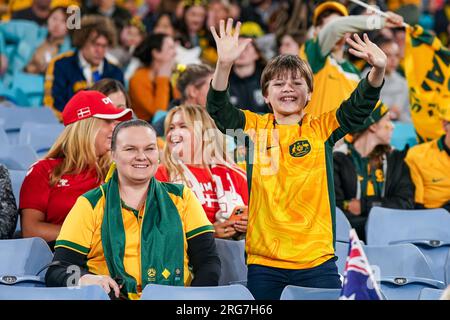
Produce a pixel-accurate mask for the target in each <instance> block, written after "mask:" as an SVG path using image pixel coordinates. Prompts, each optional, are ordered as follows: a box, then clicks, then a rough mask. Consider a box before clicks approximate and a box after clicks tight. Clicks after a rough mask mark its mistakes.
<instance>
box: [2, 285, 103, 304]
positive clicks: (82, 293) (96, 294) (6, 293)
mask: <svg viewBox="0 0 450 320" xmlns="http://www.w3.org/2000/svg"><path fill="white" fill-rule="evenodd" d="M0 300H110V299H109V296H108V294H107V293H106V292H105V291H104V290H103V288H102V287H100V286H97V285H92V286H83V287H71V288H67V287H63V288H39V287H18V286H5V285H0Z"/></svg>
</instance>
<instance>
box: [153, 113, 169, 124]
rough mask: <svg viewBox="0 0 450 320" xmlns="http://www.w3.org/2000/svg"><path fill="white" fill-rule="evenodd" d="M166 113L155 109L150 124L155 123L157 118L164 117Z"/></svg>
mask: <svg viewBox="0 0 450 320" xmlns="http://www.w3.org/2000/svg"><path fill="white" fill-rule="evenodd" d="M166 115H167V111H161V110H159V111H156V113H155V114H154V116H153V119H152V124H155V123H156V122H158V120H159V119H161V118H163V117H165V116H166Z"/></svg>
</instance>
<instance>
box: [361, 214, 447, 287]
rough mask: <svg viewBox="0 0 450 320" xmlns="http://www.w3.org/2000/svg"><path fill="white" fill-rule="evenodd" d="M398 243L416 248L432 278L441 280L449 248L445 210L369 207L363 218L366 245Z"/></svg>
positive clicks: (443, 275)
mask: <svg viewBox="0 0 450 320" xmlns="http://www.w3.org/2000/svg"><path fill="white" fill-rule="evenodd" d="M399 243H412V244H414V245H416V246H417V247H419V249H420V250H421V251H422V253H423V254H424V255H425V257H426V259H427V261H428V264H429V265H430V267H431V271H432V272H433V275H434V278H435V279H437V280H441V281H445V269H444V266H445V261H446V259H447V256H448V251H449V249H450V214H449V213H448V212H447V211H446V210H445V209H425V210H396V209H387V208H381V207H374V208H372V210H371V211H370V214H369V219H368V221H367V244H369V245H389V244H399Z"/></svg>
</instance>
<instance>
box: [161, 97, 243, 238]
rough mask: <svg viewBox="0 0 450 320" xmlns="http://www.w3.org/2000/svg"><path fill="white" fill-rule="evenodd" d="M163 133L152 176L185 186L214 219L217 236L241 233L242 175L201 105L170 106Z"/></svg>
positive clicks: (237, 236)
mask: <svg viewBox="0 0 450 320" xmlns="http://www.w3.org/2000/svg"><path fill="white" fill-rule="evenodd" d="M165 135H166V145H165V147H164V152H163V163H164V164H162V165H160V166H159V168H158V171H157V172H156V175H155V177H156V178H157V179H158V180H160V181H165V182H174V183H182V184H184V185H187V186H188V187H190V188H191V189H192V191H194V193H195V195H196V196H197V198H198V199H199V200H200V203H201V204H202V206H203V209H204V210H205V213H206V215H207V217H208V219H209V221H211V223H213V224H214V228H215V231H216V237H218V238H234V239H237V238H240V237H242V236H243V235H244V234H245V233H246V231H247V214H246V208H247V205H248V187H247V178H246V176H245V173H244V171H242V170H241V169H240V168H238V167H237V166H236V164H235V163H234V162H233V160H232V158H231V156H229V155H228V154H227V153H226V148H225V137H224V135H223V134H222V133H221V132H220V131H219V130H218V129H217V127H216V125H215V124H214V122H213V120H212V119H211V118H210V116H209V115H208V113H207V111H206V110H205V108H204V107H201V106H194V105H182V106H178V107H175V108H173V109H171V110H170V111H169V113H168V114H167V117H166V121H165ZM234 213H241V214H240V215H239V216H235V215H234ZM230 217H231V219H230ZM235 218H237V219H236V220H234V219H235Z"/></svg>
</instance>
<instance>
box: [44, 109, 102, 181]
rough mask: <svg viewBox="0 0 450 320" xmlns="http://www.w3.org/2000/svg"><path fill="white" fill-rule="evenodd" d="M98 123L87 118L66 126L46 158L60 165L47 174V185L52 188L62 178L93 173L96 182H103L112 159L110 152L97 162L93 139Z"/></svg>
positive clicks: (95, 119) (95, 135)
mask: <svg viewBox="0 0 450 320" xmlns="http://www.w3.org/2000/svg"><path fill="white" fill-rule="evenodd" d="M101 121H104V120H101V119H97V118H93V117H92V118H87V119H83V120H80V121H77V122H74V123H71V124H69V125H67V126H66V127H65V128H64V130H63V132H62V133H61V134H60V135H59V137H58V139H56V141H55V143H54V144H53V146H52V147H51V149H50V150H49V152H48V153H47V155H46V156H45V159H50V158H53V159H58V158H59V159H60V158H62V159H63V161H62V162H61V163H60V164H59V165H58V166H56V167H55V168H54V169H53V172H51V173H50V185H51V186H54V185H55V184H56V183H58V181H59V180H60V179H61V177H62V176H63V175H65V174H79V173H81V172H83V171H85V170H95V171H96V173H97V177H98V178H99V180H98V182H99V183H100V182H101V181H103V180H104V178H105V176H106V173H107V172H108V168H109V165H110V163H111V158H110V154H109V152H107V153H106V154H104V155H103V156H101V157H100V158H99V159H97V155H96V153H95V138H96V137H97V133H98V131H99V130H100V125H101Z"/></svg>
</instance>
